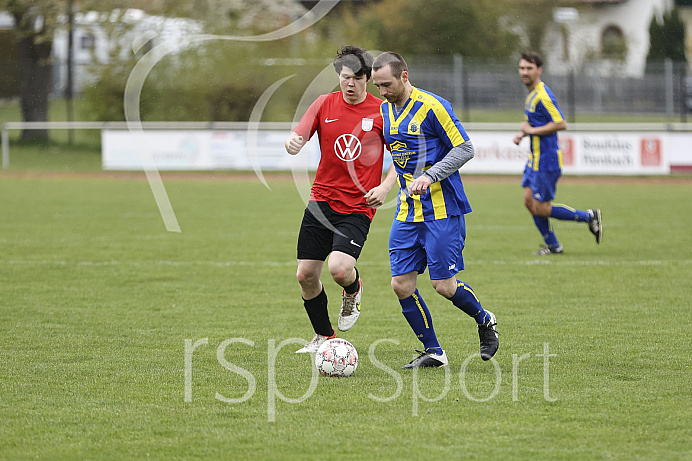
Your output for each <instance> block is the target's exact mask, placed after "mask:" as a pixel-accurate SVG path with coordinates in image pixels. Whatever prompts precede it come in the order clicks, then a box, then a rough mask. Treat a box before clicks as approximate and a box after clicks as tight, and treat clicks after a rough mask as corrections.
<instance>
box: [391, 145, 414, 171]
mask: <svg viewBox="0 0 692 461" xmlns="http://www.w3.org/2000/svg"><path fill="white" fill-rule="evenodd" d="M389 148H390V150H391V153H392V160H394V162H395V163H396V164H397V165H399V166H400V167H401V168H406V164H407V163H408V159H409V158H411V154H412V152H411V151H409V149H408V146H407V145H406V143H405V142H401V141H395V142H393V143H392V144H390V146H389Z"/></svg>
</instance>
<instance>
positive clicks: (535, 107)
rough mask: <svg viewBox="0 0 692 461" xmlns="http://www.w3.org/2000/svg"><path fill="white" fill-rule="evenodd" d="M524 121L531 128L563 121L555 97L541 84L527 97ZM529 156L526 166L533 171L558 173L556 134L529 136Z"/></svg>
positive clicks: (560, 158) (559, 155)
mask: <svg viewBox="0 0 692 461" xmlns="http://www.w3.org/2000/svg"><path fill="white" fill-rule="evenodd" d="M524 120H526V121H528V122H529V123H530V124H531V126H543V125H546V124H547V123H548V122H555V123H560V122H561V121H563V120H564V116H563V115H562V111H560V108H559V107H558V105H557V101H556V100H555V95H554V94H553V92H552V91H550V88H548V87H547V86H546V84H545V83H543V82H538V85H536V88H534V89H533V90H532V91H531V92H530V93H529V95H528V96H526V103H525V107H524ZM529 140H530V145H531V155H530V156H529V161H528V163H527V166H528V167H529V168H532V169H533V170H535V171H558V170H561V169H562V151H560V145H559V144H558V140H557V133H553V134H549V135H547V136H537V135H531V136H529Z"/></svg>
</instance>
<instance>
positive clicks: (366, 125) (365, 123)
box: [360, 118, 375, 131]
mask: <svg viewBox="0 0 692 461" xmlns="http://www.w3.org/2000/svg"><path fill="white" fill-rule="evenodd" d="M374 122H375V120H373V119H371V118H364V119H363V120H362V121H361V122H360V127H361V128H362V129H363V131H370V130H372V127H373V124H374Z"/></svg>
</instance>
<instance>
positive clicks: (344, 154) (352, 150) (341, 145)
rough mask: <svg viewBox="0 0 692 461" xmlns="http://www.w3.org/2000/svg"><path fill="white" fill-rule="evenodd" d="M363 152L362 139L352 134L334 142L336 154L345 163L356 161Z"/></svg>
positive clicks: (347, 134)
mask: <svg viewBox="0 0 692 461" xmlns="http://www.w3.org/2000/svg"><path fill="white" fill-rule="evenodd" d="M362 151H363V147H362V145H361V143H360V139H358V138H357V137H356V136H354V135H352V134H350V133H346V134H342V135H341V136H339V137H338V138H336V141H334V153H335V154H336V156H337V157H339V158H340V159H341V160H343V161H344V162H352V161H354V160H355V159H357V158H358V157H360V153H361V152H362Z"/></svg>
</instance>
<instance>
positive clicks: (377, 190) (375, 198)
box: [365, 163, 397, 208]
mask: <svg viewBox="0 0 692 461" xmlns="http://www.w3.org/2000/svg"><path fill="white" fill-rule="evenodd" d="M396 176H397V175H396V169H395V168H394V163H392V164H391V165H389V170H388V171H387V176H386V177H385V178H384V180H383V181H382V183H381V184H380V185H379V186H376V187H373V188H372V189H370V190H369V191H368V193H367V194H365V201H366V202H367V204H368V206H369V207H372V208H378V207H380V206H382V205H383V204H384V201H385V200H386V199H387V194H389V191H390V190H392V188H393V187H394V183H396Z"/></svg>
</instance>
